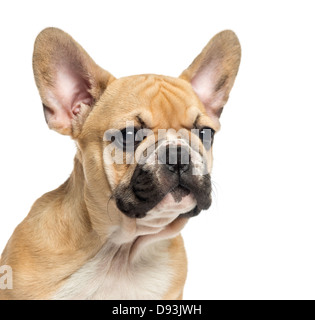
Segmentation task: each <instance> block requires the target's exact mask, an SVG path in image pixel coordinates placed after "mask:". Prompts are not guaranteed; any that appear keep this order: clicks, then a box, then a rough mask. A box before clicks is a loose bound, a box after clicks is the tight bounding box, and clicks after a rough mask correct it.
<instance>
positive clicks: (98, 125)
mask: <svg viewBox="0 0 315 320" xmlns="http://www.w3.org/2000/svg"><path fill="white" fill-rule="evenodd" d="M239 63H240V44H239V41H238V39H237V37H236V35H235V34H234V33H233V32H232V31H223V32H221V33H219V34H217V35H216V36H215V37H214V38H213V39H212V40H211V41H210V42H209V43H208V45H207V46H206V47H205V48H204V50H203V51H202V52H201V54H200V55H199V56H198V57H197V58H196V59H195V60H194V61H193V63H192V64H191V65H190V66H189V67H188V68H187V69H186V70H185V71H184V72H183V73H182V74H181V75H180V77H179V78H172V77H166V76H160V75H139V76H131V77H125V78H120V79H116V78H115V77H114V76H112V75H111V74H110V73H109V72H107V71H105V70H103V69H102V68H100V67H99V66H98V65H96V63H95V62H94V61H93V60H92V59H91V58H90V57H89V55H88V54H87V53H86V52H85V51H84V50H83V48H82V47H81V46H80V45H79V44H78V43H76V42H75V41H74V40H73V39H72V38H71V37H70V36H69V35H68V34H66V33H64V32H63V31H61V30H59V29H55V28H48V29H45V30H44V31H42V32H41V33H40V34H39V35H38V37H37V39H36V42H35V48H34V55H33V68H34V75H35V80H36V84H37V87H38V89H39V93H40V96H41V99H42V102H43V106H44V113H45V118H46V122H47V124H48V126H49V127H50V128H51V129H54V130H56V131H57V132H59V133H61V134H65V135H70V136H71V137H72V138H73V139H75V140H76V142H77V146H78V149H79V157H78V158H79V160H80V162H81V163H82V167H83V172H84V177H85V182H86V190H85V192H86V194H89V196H90V197H93V198H94V200H95V203H98V204H100V206H102V205H104V203H103V204H102V203H101V202H102V201H100V199H101V198H104V199H105V198H106V197H104V195H108V194H109V195H110V197H113V198H114V199H115V203H116V206H117V208H118V209H119V210H120V211H121V212H122V213H123V214H124V215H126V216H128V217H130V218H145V217H146V216H150V215H152V214H156V213H157V212H173V213H175V214H176V215H177V216H178V215H182V216H185V217H191V216H195V215H197V214H198V213H199V212H200V211H201V210H203V209H207V208H208V207H209V206H210V205H211V179H210V173H211V167H212V143H213V136H214V134H215V132H217V131H218V130H219V128H220V124H219V117H220V115H221V112H222V110H223V106H224V105H225V103H226V102H227V100H228V96H229V93H230V90H231V88H232V86H233V83H234V80H235V77H236V74H237V71H238V67H239Z"/></svg>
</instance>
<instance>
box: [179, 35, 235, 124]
mask: <svg viewBox="0 0 315 320" xmlns="http://www.w3.org/2000/svg"><path fill="white" fill-rule="evenodd" d="M240 60H241V46H240V43H239V41H238V38H237V36H236V35H235V33H234V32H233V31H230V30H225V31H222V32H220V33H218V34H217V35H216V36H214V37H213V38H212V39H211V40H210V42H209V43H208V44H207V46H206V47H205V48H204V49H203V51H202V52H201V53H200V55H199V56H198V57H197V58H196V59H195V60H194V61H193V63H192V64H191V65H190V66H189V67H188V69H186V70H185V71H184V72H183V73H182V74H181V76H180V78H182V79H185V80H187V81H189V82H190V83H191V85H192V87H193V89H194V91H195V92H196V94H197V95H198V97H199V99H200V100H201V101H202V103H203V104H204V106H205V108H206V111H207V113H208V114H209V115H211V116H215V117H217V118H219V117H220V115H221V113H222V110H223V106H224V105H225V103H226V102H227V100H228V98H229V93H230V91H231V89H232V86H233V84H234V80H235V77H236V75H237V72H238V67H239V64H240Z"/></svg>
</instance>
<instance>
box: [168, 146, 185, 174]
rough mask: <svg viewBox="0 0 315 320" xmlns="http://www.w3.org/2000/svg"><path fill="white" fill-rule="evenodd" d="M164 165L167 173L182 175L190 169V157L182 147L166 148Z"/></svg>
mask: <svg viewBox="0 0 315 320" xmlns="http://www.w3.org/2000/svg"><path fill="white" fill-rule="evenodd" d="M165 165H166V167H167V168H168V170H169V171H171V172H174V173H179V174H182V173H184V172H186V171H187V170H188V169H189V167H190V155H189V152H188V150H187V149H186V148H184V147H182V146H167V147H166V152H165Z"/></svg>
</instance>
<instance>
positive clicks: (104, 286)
mask: <svg viewBox="0 0 315 320" xmlns="http://www.w3.org/2000/svg"><path fill="white" fill-rule="evenodd" d="M167 247H168V241H167V240H164V241H160V242H159V243H155V244H151V245H149V246H148V247H147V248H145V249H144V250H143V252H142V253H141V256H139V257H138V259H137V260H136V261H134V262H132V263H131V262H130V261H129V259H128V258H129V251H130V249H131V245H130V244H124V245H122V246H117V245H115V244H112V243H107V244H105V245H104V246H103V248H102V249H101V250H100V251H99V253H98V254H97V255H96V256H95V257H94V258H93V259H91V260H89V261H88V262H87V263H86V264H84V265H83V266H82V267H81V268H80V269H79V270H78V271H77V272H76V273H74V274H73V275H72V276H71V277H70V278H69V279H68V280H67V282H66V283H65V285H64V286H63V287H61V288H60V289H59V290H58V292H57V293H56V294H55V295H54V297H53V299H67V300H68V299H84V300H85V299H162V298H163V296H164V295H165V294H166V292H167V290H168V287H169V286H170V283H171V279H172V276H173V275H172V272H174V270H172V269H171V266H170V264H169V263H170V262H169V254H168V250H167Z"/></svg>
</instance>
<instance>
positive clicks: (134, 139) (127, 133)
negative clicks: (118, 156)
mask: <svg viewBox="0 0 315 320" xmlns="http://www.w3.org/2000/svg"><path fill="white" fill-rule="evenodd" d="M138 131H139V130H138V129H137V128H133V127H131V128H125V129H123V130H121V131H119V132H118V134H116V135H115V143H116V145H118V146H119V147H120V148H122V149H123V150H124V151H134V150H135V149H136V147H137V146H138V145H139V144H140V142H141V141H142V140H143V139H144V138H143V137H142V135H139V134H137V133H138Z"/></svg>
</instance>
